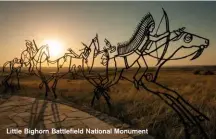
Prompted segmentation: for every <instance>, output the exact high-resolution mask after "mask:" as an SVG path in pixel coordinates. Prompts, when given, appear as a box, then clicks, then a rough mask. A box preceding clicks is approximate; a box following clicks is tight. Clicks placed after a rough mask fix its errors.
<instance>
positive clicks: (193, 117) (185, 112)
mask: <svg viewBox="0 0 216 139" xmlns="http://www.w3.org/2000/svg"><path fill="white" fill-rule="evenodd" d="M149 84H150V85H149V86H148V87H147V86H146V85H144V84H143V82H142V83H141V86H142V87H143V88H144V89H146V90H147V91H149V92H151V93H153V94H155V95H157V96H158V97H160V98H161V99H162V100H163V101H165V103H166V104H168V105H169V106H170V107H171V108H172V109H173V110H174V111H175V112H176V113H177V114H178V116H179V117H180V119H181V121H182V122H183V124H184V127H185V136H186V138H188V139H189V138H190V136H189V130H192V127H197V128H198V129H199V130H200V132H201V134H202V135H203V137H204V138H205V139H208V136H207V134H206V133H205V131H204V129H203V128H202V126H201V125H200V122H201V121H204V120H209V119H208V117H206V116H205V115H204V114H202V113H201V112H199V111H198V110H197V109H196V108H194V107H193V106H192V105H190V104H189V103H188V102H187V101H186V100H184V99H183V98H182V97H181V96H180V95H179V94H178V93H177V92H176V91H174V90H171V89H169V88H167V87H165V86H162V85H161V84H159V83H156V82H149ZM156 88H158V89H156ZM158 90H160V91H158Z"/></svg>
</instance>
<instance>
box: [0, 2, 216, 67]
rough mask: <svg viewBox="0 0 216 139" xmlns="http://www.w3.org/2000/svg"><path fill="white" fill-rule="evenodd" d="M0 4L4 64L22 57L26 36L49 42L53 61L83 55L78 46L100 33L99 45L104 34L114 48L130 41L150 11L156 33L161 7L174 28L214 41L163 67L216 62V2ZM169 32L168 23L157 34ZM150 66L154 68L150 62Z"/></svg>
mask: <svg viewBox="0 0 216 139" xmlns="http://www.w3.org/2000/svg"><path fill="white" fill-rule="evenodd" d="M0 3H1V4H0V16H1V18H0V23H1V26H0V42H1V44H0V45H1V51H0V57H1V58H0V66H2V65H3V63H4V62H6V61H9V60H12V59H13V58H14V57H20V53H21V52H22V51H23V50H25V49H26V46H25V40H30V41H32V40H33V39H34V40H35V41H36V44H37V45H38V47H40V46H42V45H45V44H46V41H48V42H49V43H48V45H49V46H50V55H51V57H50V58H51V59H52V60H55V59H57V58H59V57H61V56H63V55H64V53H66V52H68V51H67V49H68V48H71V49H72V50H73V51H75V52H76V53H77V54H80V51H79V50H80V49H82V48H83V45H82V44H81V42H84V43H85V44H87V45H89V44H90V42H91V39H92V38H94V37H95V35H96V33H98V35H99V41H100V47H101V49H103V47H104V46H105V43H104V39H105V38H106V39H108V40H109V41H110V42H111V44H112V45H115V46H116V45H117V43H119V42H124V41H128V39H129V38H130V37H131V35H132V34H133V32H134V29H135V28H136V26H137V24H138V22H139V21H140V20H141V18H142V17H143V16H144V15H145V14H146V13H148V12H150V13H151V14H152V15H153V17H154V20H155V22H156V28H155V32H156V30H157V28H158V26H159V23H160V21H161V17H163V12H162V8H164V9H165V10H166V12H167V15H168V18H169V29H170V31H173V30H176V29H179V28H181V27H186V31H188V32H190V33H194V34H198V35H200V36H202V37H205V38H208V39H209V40H210V46H209V48H207V49H206V50H204V52H203V54H202V55H201V56H200V57H199V58H198V59H196V60H194V61H190V58H188V59H183V60H179V61H178V62H176V61H170V62H168V63H167V64H166V65H165V66H185V65H216V61H215V60H214V59H215V53H216V49H215V47H214V46H215V44H216V40H215V39H214V37H215V36H216V32H215V31H214V30H213V28H214V25H215V24H214V23H215V22H216V15H215V14H216V4H215V2H147V1H142V2H141V1H139V2H132V1H131V2H73V1H70V2H60V1H59V2H51V1H50V2H39V1H38V2H36V1H35V2H27V1H26V2H0ZM182 7H184V10H182ZM191 7H193V10H191ZM11 9H13V10H11ZM111 9H112V10H111ZM21 17H22V18H21ZM165 30H166V24H165V23H164V22H162V23H161V25H160V27H159V29H158V34H161V33H164V31H165ZM5 52H7V53H5ZM98 63H100V62H98ZM77 64H79V63H77ZM121 65H122V66H123V63H121ZM149 65H150V66H155V65H153V64H152V63H151V62H150V63H149ZM95 66H96V67H99V66H100V65H95Z"/></svg>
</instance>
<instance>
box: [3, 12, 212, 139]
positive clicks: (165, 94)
mask: <svg viewBox="0 0 216 139" xmlns="http://www.w3.org/2000/svg"><path fill="white" fill-rule="evenodd" d="M163 19H165V22H166V31H165V33H162V34H160V35H158V34H157V33H158V30H159V27H160V25H161V23H162V21H163ZM154 29H155V21H154V19H153V17H152V15H151V14H150V13H148V14H147V15H145V16H144V17H143V18H142V20H141V21H140V23H139V24H138V26H137V28H136V30H135V32H134V34H133V35H132V37H131V38H130V39H129V41H127V42H124V43H119V44H117V46H113V45H112V44H111V43H110V41H108V40H107V39H105V40H104V42H105V44H106V46H105V47H104V48H103V50H102V49H101V48H100V43H99V39H98V35H97V34H96V37H94V38H93V39H92V41H91V43H90V44H89V45H86V44H84V43H82V44H83V45H84V49H82V50H81V51H82V52H81V53H80V54H79V55H78V54H76V53H75V52H74V51H73V50H72V49H68V51H69V53H65V55H63V56H62V57H60V58H58V59H56V60H54V61H52V60H50V53H49V46H48V45H43V46H41V47H39V48H38V47H37V45H36V43H35V41H34V40H33V42H31V41H27V42H26V47H27V48H26V50H24V51H23V52H22V53H21V59H20V60H18V59H14V60H12V61H9V62H7V63H5V65H7V64H9V65H10V71H11V72H10V74H9V75H8V76H6V78H5V79H4V80H3V82H2V83H3V84H4V85H5V86H6V87H7V86H8V80H9V79H10V78H11V76H12V74H13V73H14V72H15V73H16V75H17V79H18V83H19V78H18V77H19V74H20V72H21V68H22V67H23V66H24V65H25V66H27V67H28V72H29V73H30V74H32V75H36V76H37V77H39V78H40V79H41V83H40V84H39V88H40V89H42V88H43V86H45V90H46V91H45V97H47V96H48V92H50V90H51V89H50V87H49V83H50V82H51V81H54V82H53V84H52V87H51V88H52V92H53V95H54V97H55V98H57V95H56V86H57V83H58V81H59V79H61V78H62V77H63V76H64V75H66V74H68V73H75V74H78V70H79V71H80V72H81V76H82V77H84V78H85V79H86V80H87V81H88V82H89V83H91V84H92V85H93V86H94V87H95V88H94V91H93V98H92V101H91V105H92V106H93V105H94V102H95V99H97V100H99V99H100V98H101V97H104V99H105V100H106V103H107V104H108V106H109V108H111V102H110V99H111V98H110V96H109V90H110V87H112V86H113V85H116V84H117V83H118V82H119V81H120V80H127V81H129V82H131V83H133V84H134V86H135V88H136V89H140V87H142V88H143V89H145V90H147V91H148V92H150V93H152V94H154V95H156V96H158V97H159V98H160V99H161V100H163V101H164V102H165V103H166V104H168V105H169V106H170V107H171V108H172V109H173V110H174V111H175V112H176V113H177V114H178V116H179V118H180V119H181V121H182V123H183V125H184V129H185V138H186V139H190V138H191V133H190V132H191V130H192V129H193V127H195V128H198V129H199V131H200V133H201V134H202V136H203V138H205V139H208V136H207V134H206V133H205V131H204V129H203V128H202V126H201V123H200V122H202V121H205V120H209V118H208V117H207V116H205V115H204V114H202V113H201V112H200V111H199V110H197V109H196V108H195V107H193V106H192V105H190V104H189V103H188V102H187V101H186V100H185V99H184V98H183V97H181V95H180V94H179V93H178V92H176V91H175V90H172V89H170V88H168V87H165V86H164V85H162V84H160V83H158V81H157V78H158V74H159V72H160V69H161V67H162V66H163V65H164V64H165V63H167V62H168V61H171V60H180V59H184V58H187V57H191V56H193V57H192V58H191V60H194V59H196V58H198V57H199V56H200V55H201V54H202V52H203V51H204V49H205V48H207V47H208V46H209V40H208V39H206V38H203V37H201V36H198V35H195V34H192V33H189V32H186V31H185V28H180V29H177V30H174V31H170V28H169V19H168V16H167V13H166V11H165V10H164V9H163V17H162V18H161V21H160V24H159V26H158V28H157V29H156V34H155V35H152V33H153V31H154ZM160 41H163V42H162V44H160V45H159V46H158V45H157V43H158V42H160ZM175 42H180V43H181V44H180V45H175V47H174V46H172V47H171V44H172V43H175ZM153 45H155V47H153ZM170 48H171V49H172V50H174V51H173V52H172V53H168V50H169V49H170ZM182 50H184V52H185V53H184V55H181V56H178V55H177V54H178V53H179V52H180V51H182ZM189 50H190V51H189ZM159 51H162V53H161V54H159ZM191 51H192V52H191ZM131 56H132V57H133V58H131ZM147 56H148V57H151V58H153V59H156V60H157V63H156V66H157V67H156V71H155V73H154V74H153V73H151V72H149V68H148V66H149V65H148V60H147V59H146V57H147ZM67 57H70V61H69V68H68V71H67V72H65V73H61V72H60V69H61V68H62V66H63V65H64V64H65V62H66V61H67ZM98 57H99V58H100V59H101V64H102V65H104V66H105V73H103V74H102V73H99V72H95V71H93V68H94V66H95V59H96V58H98ZM73 58H75V59H80V60H81V63H80V65H75V64H74V65H72V59H73ZM120 61H123V63H124V66H123V67H122V66H121V65H120V64H119V63H121V62H120ZM45 63H46V64H56V66H55V67H56V71H55V72H54V73H51V74H50V75H49V76H48V77H47V76H46V73H45V72H44V71H43V69H42V64H45ZM111 63H112V64H113V63H114V71H113V70H112V71H111V70H110V67H109V65H111ZM16 64H20V66H18V68H15V65H16ZM135 64H137V65H138V69H137V71H136V72H135V74H134V76H133V78H132V79H130V78H128V77H125V76H124V75H123V73H124V72H125V70H126V69H129V68H131V67H133V66H134V65H135ZM140 72H141V75H139V74H138V73H140ZM110 75H112V76H110ZM147 83H148V84H147ZM149 84H151V85H149ZM156 88H157V89H156ZM158 88H159V89H158ZM158 90H159V91H158Z"/></svg>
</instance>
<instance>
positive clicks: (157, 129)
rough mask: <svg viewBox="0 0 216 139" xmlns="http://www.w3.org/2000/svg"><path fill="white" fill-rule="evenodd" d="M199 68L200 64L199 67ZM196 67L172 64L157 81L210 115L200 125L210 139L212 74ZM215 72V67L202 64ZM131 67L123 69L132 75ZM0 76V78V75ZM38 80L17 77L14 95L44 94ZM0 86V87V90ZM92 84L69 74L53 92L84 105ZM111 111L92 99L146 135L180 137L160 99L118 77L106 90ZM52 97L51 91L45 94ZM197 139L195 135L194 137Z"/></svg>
mask: <svg viewBox="0 0 216 139" xmlns="http://www.w3.org/2000/svg"><path fill="white" fill-rule="evenodd" d="M199 68H200V67H199ZM196 69H198V67H190V68H188V67H176V68H166V69H162V71H161V73H160V74H159V77H158V82H159V83H161V84H163V85H165V86H167V87H169V88H171V89H174V90H176V91H177V92H179V93H180V94H181V95H182V96H183V97H184V98H185V99H186V100H187V101H188V102H189V103H190V104H192V105H193V106H194V107H196V108H198V109H199V110H200V111H201V112H203V113H204V114H205V115H207V116H208V117H209V118H210V121H208V122H204V123H203V127H204V129H205V130H206V132H207V134H208V135H209V137H210V139H214V138H216V75H194V74H193V72H194V70H196ZM204 69H210V70H213V71H216V68H215V67H204ZM134 71H135V70H134V69H133V70H130V71H128V72H127V76H132V75H133V73H134ZM1 79H2V77H1ZM39 81H40V80H39V79H38V78H37V77H32V76H26V75H23V76H21V79H20V82H21V90H20V91H15V92H14V94H16V95H22V96H29V97H36V96H40V97H42V98H43V97H44V90H40V89H39V88H38V85H39ZM2 88H3V87H1V90H3V89H2ZM93 89H94V88H93V86H91V85H90V84H89V83H88V82H87V81H86V80H84V79H72V78H71V76H70V75H67V76H65V77H64V78H63V79H61V80H60V81H59V84H58V86H57V93H58V96H60V93H61V95H62V96H61V97H59V99H62V101H64V100H65V99H67V100H69V101H72V102H74V103H76V104H78V105H88V106H89V107H90V102H91V99H92V96H93V93H92V92H93ZM109 93H110V96H111V103H112V111H110V110H109V109H108V107H107V105H106V102H105V101H104V100H103V99H101V100H100V101H96V103H95V106H94V109H96V110H99V111H101V112H104V113H108V114H109V115H111V116H114V117H117V118H118V119H120V120H121V121H123V122H125V123H128V124H130V125H131V126H132V127H133V128H138V129H145V128H148V130H149V134H150V135H152V136H154V137H155V138H156V139H157V138H158V139H175V138H176V139H178V138H183V135H184V130H183V126H182V124H181V122H180V121H179V119H178V116H177V114H176V113H175V112H174V111H173V110H172V109H171V108H169V107H168V106H167V105H166V104H165V103H164V102H163V101H162V100H161V99H159V98H158V97H157V96H154V95H153V94H151V93H149V92H147V91H146V90H144V89H140V90H136V89H135V87H134V85H133V84H132V83H130V82H128V81H126V80H121V81H120V82H119V83H118V84H117V85H115V86H113V87H112V88H111V90H110V92H109ZM49 97H52V93H50V94H49ZM194 138H196V139H197V138H198V136H196V137H194Z"/></svg>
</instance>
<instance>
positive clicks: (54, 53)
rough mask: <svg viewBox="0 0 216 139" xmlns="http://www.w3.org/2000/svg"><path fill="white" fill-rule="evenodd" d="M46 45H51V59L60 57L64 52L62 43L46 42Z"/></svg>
mask: <svg viewBox="0 0 216 139" xmlns="http://www.w3.org/2000/svg"><path fill="white" fill-rule="evenodd" d="M44 42H45V44H48V45H49V52H50V56H51V57H60V56H61V54H62V52H63V46H62V43H60V42H59V41H56V40H46V41H44Z"/></svg>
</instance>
